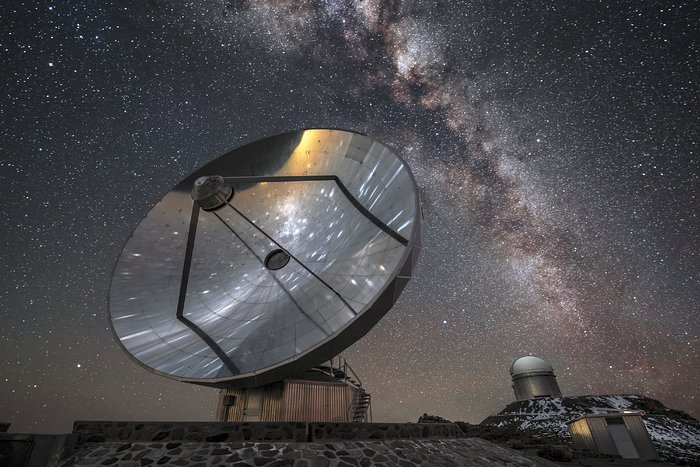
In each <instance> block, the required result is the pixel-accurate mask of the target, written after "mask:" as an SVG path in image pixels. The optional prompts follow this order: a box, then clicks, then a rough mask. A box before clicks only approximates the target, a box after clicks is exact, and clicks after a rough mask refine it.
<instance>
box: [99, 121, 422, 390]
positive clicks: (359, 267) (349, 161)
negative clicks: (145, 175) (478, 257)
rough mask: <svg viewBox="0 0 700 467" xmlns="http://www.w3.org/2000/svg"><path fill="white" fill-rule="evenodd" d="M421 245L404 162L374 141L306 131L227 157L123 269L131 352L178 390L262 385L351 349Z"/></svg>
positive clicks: (162, 218)
mask: <svg viewBox="0 0 700 467" xmlns="http://www.w3.org/2000/svg"><path fill="white" fill-rule="evenodd" d="M420 242H421V214H420V205H419V197H418V190H417V188H416V184H415V181H414V180H413V176H412V175H411V173H410V171H409V168H408V166H407V165H406V163H405V162H404V161H403V160H401V159H400V158H399V157H398V156H397V155H396V154H395V153H394V152H392V151H391V150H390V149H388V148H387V147H386V146H384V145H382V144H380V143H378V142H376V141H373V140H372V139H370V138H368V137H367V136H364V135H361V134H357V133H352V132H349V131H340V130H301V131H294V132H291V133H285V134H282V135H278V136H273V137H270V138H265V139H262V140H259V141H256V142H254V143H251V144H248V145H246V146H243V147H240V148H238V149H236V150H234V151H231V152H229V153H227V154H224V155H223V156H221V157H219V158H218V159H215V160H213V161H212V162H210V163H209V164H207V165H205V166H204V167H202V168H201V169H199V170H197V171H196V172H194V173H193V174H192V175H190V176H188V177H187V178H186V179H185V180H183V181H182V182H181V183H179V184H178V185H177V186H175V188H173V189H172V190H171V191H170V192H168V193H167V194H166V195H165V196H164V197H163V198H162V199H161V200H160V201H159V202H158V203H157V204H156V205H155V206H154V207H153V208H152V209H151V210H150V212H149V213H148V214H147V215H146V217H145V218H144V219H143V220H142V221H141V223H140V224H139V225H138V226H137V227H136V229H135V230H134V232H133V234H132V236H131V237H130V238H129V240H128V242H127V243H126V246H125V247H124V249H123V251H122V253H121V255H120V257H119V259H118V261H117V264H116V266H115V269H114V275H113V278H112V285H111V290H110V299H109V300H110V317H111V324H112V327H113V329H114V332H115V334H116V336H117V338H118V339H119V342H120V343H121V345H122V346H123V348H124V350H125V351H126V352H127V353H128V354H129V355H131V356H132V357H133V358H134V359H136V361H137V362H139V363H140V364H142V365H144V366H145V367H146V368H147V369H149V370H150V371H152V372H154V373H156V374H159V375H163V376H167V377H170V378H173V379H176V380H179V381H186V382H190V383H197V384H205V385H212V386H226V385H231V384H240V385H242V386H256V385H260V384H265V383H268V382H273V381H278V380H280V379H283V378H286V377H290V376H293V375H295V374H298V373H299V372H303V371H306V370H308V369H309V368H311V367H313V366H315V365H318V364H320V363H322V362H324V361H327V360H328V359H330V358H332V357H333V356H335V355H337V354H338V353H340V352H341V351H342V350H344V349H345V348H347V347H348V346H350V345H351V344H353V343H354V342H355V341H356V340H357V339H359V338H360V337H362V336H363V335H365V334H366V333H367V332H368V331H369V330H370V329H371V327H372V326H374V325H375V324H376V323H377V321H379V319H381V317H382V316H383V315H384V314H385V313H386V312H387V311H388V310H389V309H390V308H391V307H392V305H393V304H394V302H396V300H397V298H398V296H399V294H400V293H401V291H402V290H403V288H404V286H405V285H406V283H407V282H408V281H409V279H410V277H411V274H412V271H413V268H414V266H415V263H416V261H417V259H418V252H419V249H420Z"/></svg>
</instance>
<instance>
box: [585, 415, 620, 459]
mask: <svg viewBox="0 0 700 467" xmlns="http://www.w3.org/2000/svg"><path fill="white" fill-rule="evenodd" d="M586 421H587V422H588V427H589V428H590V430H591V434H592V435H593V440H594V441H595V445H596V447H597V448H598V452H599V453H601V454H613V455H617V448H616V447H615V442H614V441H613V439H612V437H610V433H608V424H607V423H606V422H605V418H604V417H591V418H587V419H586Z"/></svg>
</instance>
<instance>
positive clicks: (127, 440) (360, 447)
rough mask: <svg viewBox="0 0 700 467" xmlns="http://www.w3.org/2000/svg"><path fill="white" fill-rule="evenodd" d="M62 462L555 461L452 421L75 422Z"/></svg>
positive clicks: (340, 466)
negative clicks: (466, 433) (467, 433)
mask: <svg viewBox="0 0 700 467" xmlns="http://www.w3.org/2000/svg"><path fill="white" fill-rule="evenodd" d="M73 434H74V436H75V437H76V438H77V441H76V447H75V449H74V450H73V452H72V453H70V454H69V455H67V456H65V457H64V458H63V460H62V461H61V462H60V463H59V464H58V465H60V466H72V465H76V466H87V465H115V466H116V465H119V466H124V467H140V466H147V465H153V466H157V465H173V466H189V467H206V466H213V465H232V466H265V467H273V466H294V467H362V466H371V465H376V466H403V467H410V466H418V465H424V466H427V465H440V466H461V465H484V466H485V465H513V466H538V465H553V464H549V463H547V462H546V461H543V460H535V459H531V458H528V457H525V456H524V455H522V454H521V453H519V452H517V451H513V450H510V449H507V448H504V447H501V446H498V445H496V444H493V443H490V442H488V441H485V440H481V439H474V438H469V439H467V438H463V437H462V436H463V434H462V431H461V430H460V429H459V427H457V426H456V425H454V424H451V423H445V424H432V423H430V424H428V423H426V424H417V423H262V422H257V423H210V422H202V423H185V422H173V423H161V422H104V421H97V422H76V423H75V426H74V431H73Z"/></svg>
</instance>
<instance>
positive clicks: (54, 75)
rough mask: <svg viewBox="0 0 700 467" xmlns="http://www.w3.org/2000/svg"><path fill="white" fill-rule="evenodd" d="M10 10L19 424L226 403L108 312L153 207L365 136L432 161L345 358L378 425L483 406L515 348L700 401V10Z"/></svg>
mask: <svg viewBox="0 0 700 467" xmlns="http://www.w3.org/2000/svg"><path fill="white" fill-rule="evenodd" d="M14 8H15V9H14V10H13V9H12V8H7V7H5V8H4V10H5V11H3V12H2V19H3V23H6V24H8V25H9V30H8V31H7V32H3V37H2V53H3V56H4V63H7V64H9V65H8V67H7V71H6V75H7V78H8V79H7V81H8V85H7V90H6V93H5V95H4V96H3V98H2V100H1V101H0V114H1V115H2V116H3V122H4V124H3V128H2V130H0V131H2V153H3V157H2V165H1V166H0V170H1V172H0V174H1V176H2V180H1V181H2V190H3V191H2V194H3V197H4V199H5V200H6V202H5V203H4V205H3V206H2V214H4V217H5V218H6V219H7V221H6V229H5V235H4V236H3V258H4V259H5V262H6V269H5V274H4V280H3V284H2V289H0V290H1V292H2V302H1V303H2V312H3V315H4V316H5V319H4V323H3V324H2V325H1V326H0V330H1V339H2V340H1V341H0V342H1V344H2V348H3V349H4V352H3V355H4V358H3V359H2V360H1V361H0V368H1V369H2V371H1V372H0V375H1V376H2V379H0V419H2V420H8V421H11V422H12V423H13V429H15V430H31V431H66V430H68V429H69V427H70V423H71V422H72V421H73V420H75V419H86V418H90V419H101V418H102V419H181V420H192V419H211V418H212V417H213V411H214V406H215V400H216V391H214V390H211V389H206V388H198V387H193V386H188V385H186V384H182V383H176V382H171V381H168V380H165V379H163V378H159V377H157V376H154V375H151V374H149V373H148V372H147V371H145V370H144V369H142V368H140V367H138V366H136V365H135V364H134V363H132V362H131V361H130V360H129V359H128V358H127V357H126V356H125V355H123V354H122V352H121V351H120V350H119V349H118V347H117V345H116V343H115V342H114V340H113V338H112V336H111V333H110V331H109V328H108V313H107V297H106V295H107V290H108V288H109V279H110V274H111V269H112V267H113V265H114V263H115V261H116V258H117V256H118V254H119V252H120V249H121V247H122V246H123V244H124V242H125V241H126V239H127V238H128V235H129V233H130V232H131V230H132V229H133V228H134V227H135V226H136V224H137V223H138V221H139V220H140V219H141V217H143V215H144V214H145V213H146V212H147V210H148V209H149V207H150V206H151V205H152V204H153V203H155V201H156V200H157V199H158V198H159V197H160V196H162V195H163V193H165V192H166V191H167V190H168V189H169V188H170V187H172V186H173V185H174V184H176V183H177V182H178V181H179V180H180V179H181V178H182V177H184V176H185V175H187V174H188V173H190V172H191V171H192V170H194V169H195V168H196V167H198V166H201V165H203V164H204V163H206V162H207V161H209V160H211V159H213V158H214V157H216V156H218V155H220V154H221V153H223V152H224V151H226V150H229V149H231V148H233V147H235V146H238V145H240V144H243V143H245V142H249V141H252V140H255V139H258V138H260V137H264V136H268V135H271V134H276V133H280V132H283V131H288V130H292V129H296V128H309V127H329V128H347V129H351V130H355V131H361V132H364V133H367V134H368V135H370V136H372V137H374V138H377V139H379V140H381V141H383V142H384V143H386V144H387V145H389V146H391V147H392V148H394V149H395V150H396V151H397V152H398V153H400V154H401V155H402V156H403V157H404V158H405V159H406V160H407V162H408V163H409V165H410V166H411V168H412V170H413V172H414V174H415V176H416V179H417V183H418V185H419V187H420V190H421V197H422V203H423V206H424V210H425V217H426V228H425V230H426V231H425V234H424V236H425V248H424V250H423V256H422V258H421V260H420V263H419V267H418V272H417V274H416V277H415V278H414V280H413V281H412V282H411V283H410V284H409V286H408V288H407V289H406V290H405V292H404V294H403V295H402V297H401V299H400V301H399V302H398V303H397V304H396V306H395V307H394V309H393V310H392V311H391V312H389V314H387V316H386V317H385V318H384V319H383V320H382V321H381V322H380V324H379V325H377V326H376V327H375V328H374V329H373V330H372V331H371V332H370V333H369V334H368V335H367V336H366V337H365V338H363V339H362V340H360V341H359V342H358V343H357V344H355V345H354V346H353V347H351V348H350V349H348V350H347V351H346V352H345V353H344V355H345V356H346V357H347V358H348V360H349V361H350V362H351V364H352V366H353V368H354V369H355V370H356V371H357V372H358V373H359V375H360V376H361V377H362V379H363V383H364V384H365V386H366V387H367V388H368V389H369V391H370V392H371V393H372V395H373V414H374V418H375V420H391V421H415V420H416V419H417V418H418V416H420V415H421V414H422V413H424V412H428V413H434V414H437V415H441V416H444V417H446V418H450V419H453V420H466V421H469V422H478V421H480V420H481V419H483V418H485V417H486V416H487V415H489V414H492V413H494V412H496V411H498V410H500V409H501V408H503V406H504V405H505V404H506V403H508V402H510V401H511V400H512V399H513V396H512V392H511V389H510V387H509V378H508V367H509V365H510V363H511V362H512V361H513V360H514V359H516V358H517V357H519V356H521V355H525V354H535V355H538V356H540V357H542V358H545V359H547V360H548V361H550V362H551V363H552V364H553V366H554V368H555V370H556V372H557V374H558V379H559V383H560V385H561V387H562V391H563V392H564V393H565V394H568V395H576V394H596V393H618V392H624V393H641V394H644V395H648V396H650V397H654V398H658V399H660V400H661V401H663V402H664V403H666V404H667V405H670V406H672V407H674V408H679V409H682V410H686V411H689V412H690V413H691V414H693V415H695V416H697V415H700V405H699V404H700V402H699V401H698V397H697V389H696V388H697V387H698V386H699V385H700V380H699V378H698V372H697V370H696V368H697V367H698V365H700V361H699V359H698V344H699V340H698V334H699V333H700V325H699V323H698V317H697V314H698V311H700V310H699V308H700V284H699V280H698V279H699V277H700V275H699V274H700V264H699V261H698V256H697V251H698V246H699V245H700V222H699V220H698V216H697V213H698V212H699V211H700V203H699V202H698V196H697V192H698V186H699V177H700V169H699V167H698V159H697V136H698V129H699V128H700V124H699V123H700V122H699V121H698V115H697V111H696V108H697V107H698V104H699V102H698V94H699V93H698V87H697V83H696V82H695V81H696V78H697V76H698V68H699V67H698V60H697V48H696V39H695V38H694V37H695V29H696V24H695V23H696V19H695V18H697V17H698V11H697V7H695V6H693V5H692V4H685V3H677V2H663V3H651V2H648V3H645V4H643V5H633V4H629V5H624V6H615V5H610V4H607V3H595V2H589V3H566V4H563V3H561V2H550V3H539V2H538V3H528V4H511V3H510V2H505V3H503V4H499V3H497V2H488V1H487V2H468V3H464V4H462V3H457V2H439V1H436V2H419V1H415V2H399V1H380V0H365V1H355V2H352V1H315V2H291V1H283V2H280V1H274V2H273V1H270V2H260V1H255V2H252V1H251V2H247V1H243V0H239V1H228V2H224V1H204V2H195V3H193V4H182V5H180V4H178V5H171V4H168V3H166V2H161V1H155V0H152V1H150V2H133V3H130V2H119V3H110V2H101V3H100V4H99V5H85V4H75V5H74V4H69V3H63V2H55V3H51V2H47V3H41V4H39V3H37V4H36V5H35V8H28V7H26V6H24V7H20V6H17V7H14Z"/></svg>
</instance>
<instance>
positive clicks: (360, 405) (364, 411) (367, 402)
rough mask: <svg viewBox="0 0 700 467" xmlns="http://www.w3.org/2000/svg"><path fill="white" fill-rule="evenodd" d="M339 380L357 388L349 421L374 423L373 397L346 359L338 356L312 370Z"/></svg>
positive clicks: (350, 409) (349, 411) (349, 413)
mask: <svg viewBox="0 0 700 467" xmlns="http://www.w3.org/2000/svg"><path fill="white" fill-rule="evenodd" d="M312 370H313V371H320V372H322V373H325V374H327V375H329V376H332V377H333V378H336V379H339V380H342V381H344V382H345V383H347V384H348V385H350V386H352V387H354V388H355V396H354V397H353V400H352V404H351V405H350V408H349V410H348V420H349V421H352V422H358V423H361V422H368V421H372V396H371V395H370V393H368V392H367V391H365V390H364V388H363V387H362V381H360V378H359V377H358V376H357V373H355V372H354V371H353V369H352V367H351V366H350V365H349V364H348V362H347V360H345V358H343V357H341V356H340V355H338V356H337V357H334V358H332V359H331V360H330V361H329V362H328V363H327V364H325V365H319V366H317V367H315V368H313V369H312Z"/></svg>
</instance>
